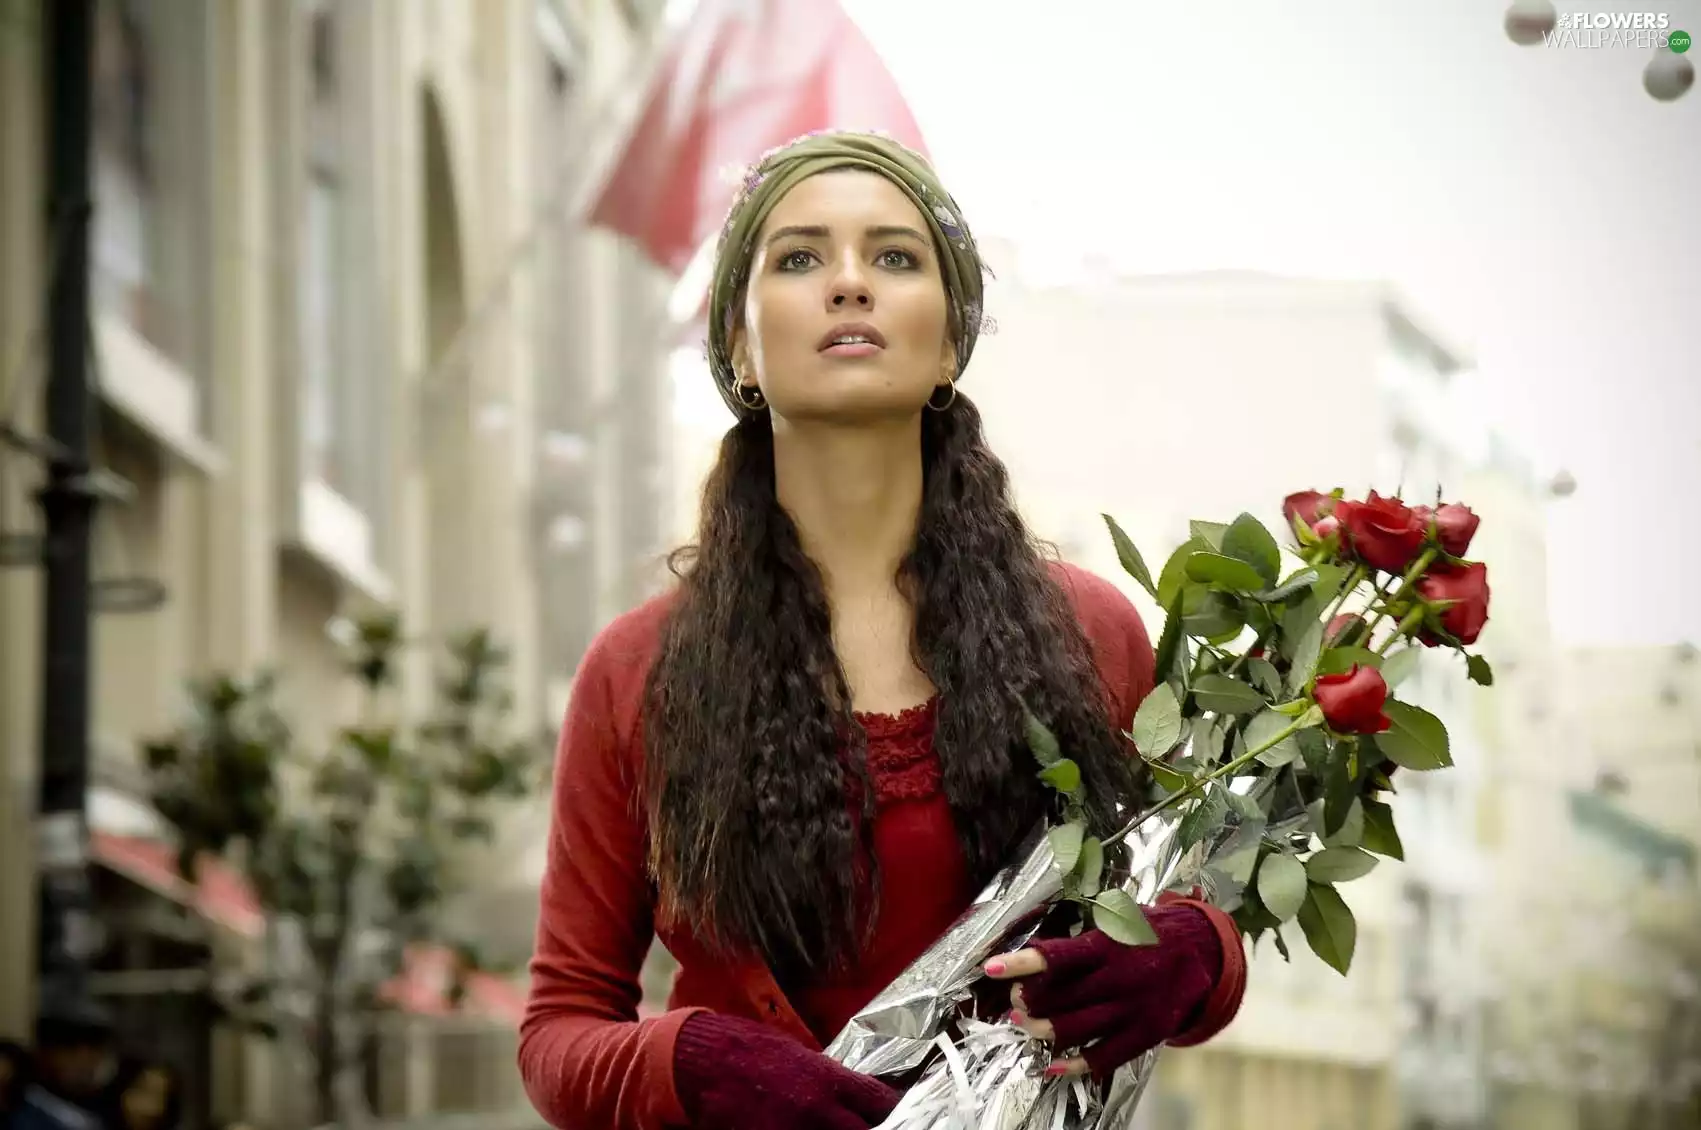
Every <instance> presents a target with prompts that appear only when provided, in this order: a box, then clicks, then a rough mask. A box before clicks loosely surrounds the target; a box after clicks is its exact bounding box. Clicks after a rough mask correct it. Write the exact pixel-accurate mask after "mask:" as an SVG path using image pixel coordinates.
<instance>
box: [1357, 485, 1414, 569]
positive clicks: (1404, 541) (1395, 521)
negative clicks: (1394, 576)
mask: <svg viewBox="0 0 1701 1130" xmlns="http://www.w3.org/2000/svg"><path fill="white" fill-rule="evenodd" d="M1335 517H1337V518H1339V519H1340V520H1341V528H1342V529H1343V530H1344V531H1345V532H1346V544H1347V546H1348V547H1350V549H1351V551H1352V556H1354V557H1356V558H1357V559H1358V560H1360V561H1362V562H1364V563H1365V564H1366V565H1369V566H1370V567H1371V568H1373V569H1381V570H1383V571H1384V572H1388V573H1403V572H1405V571H1406V567H1407V566H1408V565H1410V564H1411V563H1412V560H1413V559H1414V558H1416V557H1417V555H1418V553H1419V551H1420V550H1422V549H1423V543H1424V539H1425V538H1426V537H1428V535H1429V524H1428V523H1427V522H1424V521H1422V520H1421V519H1420V518H1419V517H1418V515H1417V513H1416V511H1414V510H1413V509H1412V508H1411V507H1409V506H1407V505H1406V504H1405V503H1403V502H1401V501H1400V500H1399V499H1397V498H1383V497H1382V496H1380V495H1378V494H1377V493H1376V492H1375V491H1371V492H1370V498H1369V499H1368V500H1367V501H1365V502H1342V503H1340V504H1339V505H1337V506H1336V507H1335Z"/></svg>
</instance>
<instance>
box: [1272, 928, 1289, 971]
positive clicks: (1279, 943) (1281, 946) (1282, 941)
mask: <svg viewBox="0 0 1701 1130" xmlns="http://www.w3.org/2000/svg"><path fill="white" fill-rule="evenodd" d="M1270 933H1271V936H1272V937H1274V938H1275V939H1276V952H1277V953H1279V954H1281V955H1282V960H1283V961H1285V962H1287V963H1288V964H1289V965H1292V964H1293V954H1291V953H1289V952H1288V940H1287V939H1286V938H1284V937H1282V932H1281V931H1280V930H1272V931H1271V932H1270Z"/></svg>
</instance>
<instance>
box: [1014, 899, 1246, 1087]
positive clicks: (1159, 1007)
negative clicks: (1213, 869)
mask: <svg viewBox="0 0 1701 1130" xmlns="http://www.w3.org/2000/svg"><path fill="white" fill-rule="evenodd" d="M1146 918H1147V920H1148V921H1150V922H1151V924H1152V928H1153V930H1154V931H1156V933H1157V935H1158V941H1157V944H1156V945H1147V946H1127V945H1123V944H1122V943H1120V942H1118V941H1116V940H1115V939H1113V938H1111V937H1110V936H1109V935H1107V934H1104V933H1101V932H1100V931H1098V930H1086V931H1083V932H1082V933H1081V934H1080V936H1079V937H1074V938H1048V939H1045V940H1042V941H1037V942H1034V943H1033V944H1032V945H1031V946H1029V947H1028V948H1027V949H1023V950H1017V951H1016V952H1015V953H1012V954H1008V955H1006V956H1004V957H1000V958H994V959H992V960H991V961H989V962H987V963H986V967H985V968H986V974H987V976H988V977H992V978H995V979H997V980H1001V981H1014V982H1015V984H1013V985H1012V986H1011V987H1010V1004H1011V1007H1012V1009H1013V1010H1014V1011H1013V1012H1012V1013H1011V1015H1010V1020H1011V1023H1013V1024H1016V1025H1018V1026H1019V1027H1021V1028H1023V1029H1024V1030H1026V1031H1027V1032H1028V1033H1029V1034H1030V1035H1033V1036H1035V1037H1037V1038H1039V1039H1042V1040H1046V1041H1049V1042H1051V1043H1053V1044H1055V1045H1056V1046H1057V1048H1058V1049H1060V1050H1070V1049H1081V1051H1080V1053H1079V1054H1077V1055H1074V1056H1071V1057H1069V1058H1067V1059H1063V1060H1059V1061H1057V1062H1054V1063H1053V1064H1052V1065H1051V1066H1050V1067H1049V1068H1047V1069H1046V1074H1047V1075H1053V1076H1056V1075H1084V1074H1086V1073H1087V1072H1089V1071H1091V1072H1092V1073H1093V1074H1094V1075H1095V1076H1098V1077H1100V1078H1102V1077H1104V1076H1106V1075H1109V1074H1110V1073H1111V1072H1112V1071H1115V1070H1116V1069H1117V1068H1118V1067H1120V1066H1122V1065H1123V1064H1125V1063H1128V1062H1129V1061H1131V1060H1133V1059H1135V1058H1137V1057H1138V1056H1140V1055H1143V1054H1144V1053H1146V1052H1147V1051H1150V1050H1151V1049H1152V1048H1155V1047H1157V1046H1158V1045H1159V1044H1161V1043H1163V1042H1164V1041H1165V1040H1169V1039H1172V1038H1174V1037H1176V1036H1179V1035H1181V1034H1182V1032H1184V1031H1185V1030H1186V1026H1187V1024H1188V1023H1189V1021H1190V1020H1191V1019H1192V1017H1193V1016H1194V1014H1196V1013H1197V1012H1198V1011H1199V1010H1200V1008H1201V1007H1202V1006H1203V1005H1204V1003H1205V1000H1206V998H1207V997H1209V996H1210V994H1211V990H1212V989H1213V988H1215V986H1216V983H1217V979H1218V978H1219V977H1221V976H1222V967H1223V952H1222V943H1221V942H1220V941H1218V939H1217V934H1216V930H1215V929H1214V928H1213V927H1212V925H1211V921H1210V919H1208V918H1207V917H1205V914H1204V912H1203V911H1201V910H1199V909H1198V908H1196V907H1193V906H1188V905H1185V904H1183V905H1174V906H1159V907H1156V908H1152V907H1148V908H1147V909H1146Z"/></svg>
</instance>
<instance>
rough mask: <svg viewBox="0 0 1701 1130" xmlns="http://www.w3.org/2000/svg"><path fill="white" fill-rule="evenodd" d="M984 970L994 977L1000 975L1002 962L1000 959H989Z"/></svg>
mask: <svg viewBox="0 0 1701 1130" xmlns="http://www.w3.org/2000/svg"><path fill="white" fill-rule="evenodd" d="M986 971H987V973H989V974H991V975H992V976H994V977H1001V976H1003V974H1004V963H1003V962H1002V961H989V962H987V963H986Z"/></svg>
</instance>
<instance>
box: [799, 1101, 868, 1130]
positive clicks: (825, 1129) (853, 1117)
mask: <svg viewBox="0 0 1701 1130" xmlns="http://www.w3.org/2000/svg"><path fill="white" fill-rule="evenodd" d="M804 1114H805V1116H806V1117H807V1118H808V1119H809V1124H810V1125H811V1126H819V1127H821V1128H822V1130H868V1128H869V1127H870V1126H878V1125H880V1122H878V1121H876V1122H870V1121H869V1120H868V1119H866V1118H864V1117H863V1116H862V1115H860V1114H858V1113H857V1112H856V1111H854V1110H852V1109H851V1108H850V1107H848V1106H841V1105H839V1104H837V1103H835V1104H834V1105H833V1108H832V1109H831V1110H819V1111H805V1112H804Z"/></svg>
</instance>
